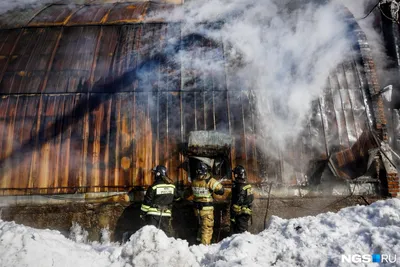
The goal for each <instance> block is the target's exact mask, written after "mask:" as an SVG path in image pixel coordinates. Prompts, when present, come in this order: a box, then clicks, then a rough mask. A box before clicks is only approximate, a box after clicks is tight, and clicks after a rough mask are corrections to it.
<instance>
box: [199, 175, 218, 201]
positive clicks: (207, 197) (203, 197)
mask: <svg viewBox="0 0 400 267" xmlns="http://www.w3.org/2000/svg"><path fill="white" fill-rule="evenodd" d="M223 188H224V187H223V186H222V184H221V183H220V182H218V181H217V180H216V179H214V178H209V179H195V180H194V181H193V182H192V191H193V196H194V199H193V201H194V202H213V197H212V193H213V192H215V193H219V194H221V192H222V194H223ZM222 194H221V195H222Z"/></svg>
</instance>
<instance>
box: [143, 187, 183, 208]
mask: <svg viewBox="0 0 400 267" xmlns="http://www.w3.org/2000/svg"><path fill="white" fill-rule="evenodd" d="M179 199H180V197H179V195H178V192H177V190H176V188H175V185H173V184H167V183H165V182H163V181H157V182H155V183H154V184H153V185H152V186H150V187H149V188H148V189H147V191H146V195H145V197H144V201H143V204H142V206H141V210H142V212H145V213H146V215H157V216H171V207H172V202H173V201H174V200H175V201H177V200H179Z"/></svg>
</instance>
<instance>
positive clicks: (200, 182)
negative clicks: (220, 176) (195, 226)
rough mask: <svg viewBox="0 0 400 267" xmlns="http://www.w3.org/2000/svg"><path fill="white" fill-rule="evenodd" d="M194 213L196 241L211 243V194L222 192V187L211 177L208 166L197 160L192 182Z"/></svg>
mask: <svg viewBox="0 0 400 267" xmlns="http://www.w3.org/2000/svg"><path fill="white" fill-rule="evenodd" d="M192 191H193V196H194V198H193V203H194V205H193V206H194V213H195V215H196V217H197V218H198V221H199V231H198V234H197V241H200V242H201V243H202V244H204V245H208V244H210V243H211V238H212V235H213V228H214V206H213V201H214V199H213V196H212V194H213V193H215V194H217V195H223V194H224V187H223V186H222V184H221V183H220V182H218V181H217V180H216V179H214V178H212V177H211V173H210V170H209V167H208V166H207V165H206V164H205V163H204V162H201V161H199V162H198V164H197V166H196V178H195V179H194V181H193V182H192Z"/></svg>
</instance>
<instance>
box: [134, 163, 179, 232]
mask: <svg viewBox="0 0 400 267" xmlns="http://www.w3.org/2000/svg"><path fill="white" fill-rule="evenodd" d="M152 172H153V173H154V183H153V184H152V185H151V186H150V187H149V188H148V189H147V191H146V195H145V197H144V201H143V204H142V207H141V215H140V217H141V218H142V219H143V220H144V221H145V222H146V224H148V225H154V226H155V227H157V228H159V229H162V230H163V231H164V232H165V233H166V234H167V236H171V234H172V227H171V215H172V214H171V209H172V203H173V201H174V200H175V201H179V200H180V197H179V193H178V191H177V190H176V188H175V185H173V184H172V183H171V180H170V179H169V178H168V174H167V168H165V167H164V166H161V165H158V166H157V167H155V168H154V169H153V170H152Z"/></svg>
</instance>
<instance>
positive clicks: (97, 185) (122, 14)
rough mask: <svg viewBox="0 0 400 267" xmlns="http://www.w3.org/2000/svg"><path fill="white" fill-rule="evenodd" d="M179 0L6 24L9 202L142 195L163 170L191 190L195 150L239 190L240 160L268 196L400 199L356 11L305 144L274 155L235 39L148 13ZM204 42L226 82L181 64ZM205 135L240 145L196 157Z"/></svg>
mask: <svg viewBox="0 0 400 267" xmlns="http://www.w3.org/2000/svg"><path fill="white" fill-rule="evenodd" d="M176 4H177V3H171V1H168V3H164V2H162V3H161V2H151V1H150V2H148V1H144V2H143V1H139V2H125V1H122V2H117V1H115V2H113V1H109V2H108V3H103V2H101V3H100V2H99V3H96V2H93V1H87V2H86V3H85V2H83V3H78V4H74V5H66V4H62V3H58V4H57V3H56V4H49V5H47V6H44V7H40V8H32V9H29V10H23V11H20V10H18V11H11V12H8V13H6V14H3V15H2V16H1V17H0V94H1V99H0V136H1V138H0V140H1V142H0V171H1V175H0V192H1V193H0V194H1V195H2V196H15V195H17V196H27V195H59V194H79V193H96V192H105V193H107V192H121V193H127V192H129V191H132V190H133V189H134V190H139V191H140V189H144V188H145V187H146V186H148V185H150V184H151V183H152V176H151V172H150V170H151V168H152V167H154V166H155V165H157V164H164V165H166V166H167V167H168V169H169V175H170V176H171V177H173V178H174V179H175V181H176V182H177V183H179V184H181V185H184V186H187V185H188V184H189V183H190V166H191V162H190V157H191V156H209V157H210V158H212V159H213V160H214V162H218V163H219V165H218V166H215V168H214V171H215V175H216V176H217V177H218V178H220V179H221V178H223V179H224V182H225V184H226V185H228V186H229V184H230V183H231V180H230V179H231V176H230V170H231V168H232V166H235V165H236V164H242V165H243V166H245V167H246V168H247V170H248V175H249V180H250V182H251V183H253V184H255V186H256V187H258V188H259V189H260V190H259V194H260V195H262V194H263V193H262V192H263V189H265V188H266V187H271V186H272V187H274V188H275V190H276V192H277V193H276V195H279V193H278V191H279V190H280V189H282V188H283V189H285V190H286V189H287V188H293V190H294V192H297V191H299V190H302V189H304V190H306V191H305V192H306V193H305V194H308V193H309V192H311V191H313V190H314V189H315V188H318V186H320V185H323V184H324V183H325V182H329V184H330V185H331V183H330V182H331V181H336V182H338V183H341V182H345V184H347V183H350V184H351V183H353V184H367V185H368V186H369V187H368V188H372V191H368V190H369V189H368V190H367V191H368V192H367V193H366V192H364V191H362V192H361V191H360V194H376V195H385V196H386V195H391V196H396V195H397V193H398V191H399V187H398V177H397V171H396V169H395V168H394V164H393V159H392V156H391V151H390V149H389V148H388V147H387V146H385V144H387V143H388V129H387V127H386V126H387V124H388V123H387V119H386V115H385V109H386V106H385V102H384V99H383V98H382V95H381V88H380V86H379V83H378V77H377V75H376V70H375V65H374V62H373V59H372V56H371V51H370V48H369V45H368V41H367V39H366V37H365V34H364V33H363V32H362V30H361V29H360V28H359V26H358V25H357V23H356V21H355V20H354V18H353V17H352V15H351V14H350V13H349V12H348V11H346V9H343V14H344V17H343V19H345V20H346V21H347V22H348V25H349V34H350V35H351V36H352V40H353V41H354V42H353V47H352V49H353V51H354V55H356V56H355V57H354V58H349V59H347V60H346V61H345V62H342V63H341V64H340V65H338V66H337V68H336V69H335V70H333V71H332V72H331V74H330V75H329V77H327V85H326V87H325V89H324V91H323V94H322V95H321V96H320V97H319V98H318V99H316V100H315V101H314V102H313V108H312V114H311V116H310V117H309V120H308V122H307V123H306V127H305V130H304V131H303V133H302V135H301V137H300V138H299V139H296V140H293V141H292V142H291V145H290V146H288V147H285V149H282V150H280V151H278V152H277V153H276V155H277V157H270V156H268V155H266V154H265V153H264V152H263V150H262V147H260V146H262V143H263V140H260V137H259V135H258V129H257V123H256V120H257V116H258V114H257V108H256V107H255V105H256V101H255V99H254V98H255V97H257V92H254V91H252V89H251V88H238V87H237V86H235V84H234V83H232V82H230V81H231V80H232V79H231V77H233V76H234V71H233V69H232V68H234V66H233V65H234V64H231V63H232V62H230V59H229V57H228V56H227V55H226V52H225V50H224V48H225V47H226V46H227V44H224V43H223V42H222V41H220V40H214V39H209V38H207V37H206V36H202V35H197V34H189V35H184V34H183V33H182V31H181V25H180V23H179V22H168V21H162V20H157V19H152V18H151V17H150V16H148V14H150V13H151V12H154V11H160V10H169V9H174V8H175V5H176ZM178 4H179V3H178ZM169 40H176V41H175V42H170V41H169ZM196 46H197V47H199V46H200V47H203V48H204V49H209V50H210V51H212V56H213V58H217V59H219V60H220V61H221V62H222V63H221V64H222V65H221V68H222V69H224V75H223V76H221V75H219V74H218V73H217V74H216V73H215V72H213V71H212V70H209V69H201V70H198V69H197V70H196V71H193V70H192V69H191V67H190V65H187V64H184V63H183V61H182V62H179V61H176V60H174V61H172V60H170V59H169V57H170V53H178V52H179V50H182V49H183V50H184V49H186V50H189V49H190V48H191V47H196ZM207 56H209V54H207V53H205V54H195V53H194V54H193V60H195V59H196V57H198V58H202V57H207ZM185 62H186V61H185ZM198 131H207V132H208V133H207V132H203V133H204V134H206V135H207V134H209V135H210V138H211V139H212V135H214V134H215V135H221V136H223V137H224V138H225V137H228V139H229V140H230V141H227V142H226V143H224V144H222V146H223V147H224V145H225V147H224V148H223V149H221V150H218V149H217V152H215V151H214V152H215V153H211V154H210V153H208V154H207V153H206V152H204V151H203V152H204V153H203V152H198V151H197V152H196V149H195V148H194V147H191V142H190V140H189V137H190V135H191V133H192V134H193V132H194V134H196V132H197V133H198ZM194 142H196V141H194ZM205 142H206V143H207V141H205ZM206 145H207V144H205V146H206ZM218 145H220V144H217V145H216V146H218ZM211 150H212V148H211ZM196 153H197V154H196ZM202 153H203V154H202ZM371 155H372V156H371ZM350 188H352V187H350ZM350 191H351V190H350ZM299 192H300V191H299ZM331 193H332V192H331ZM352 193H354V191H353V192H352ZM285 194H286V193H285ZM291 195H293V196H301V193H299V194H297V193H292V194H291Z"/></svg>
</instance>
